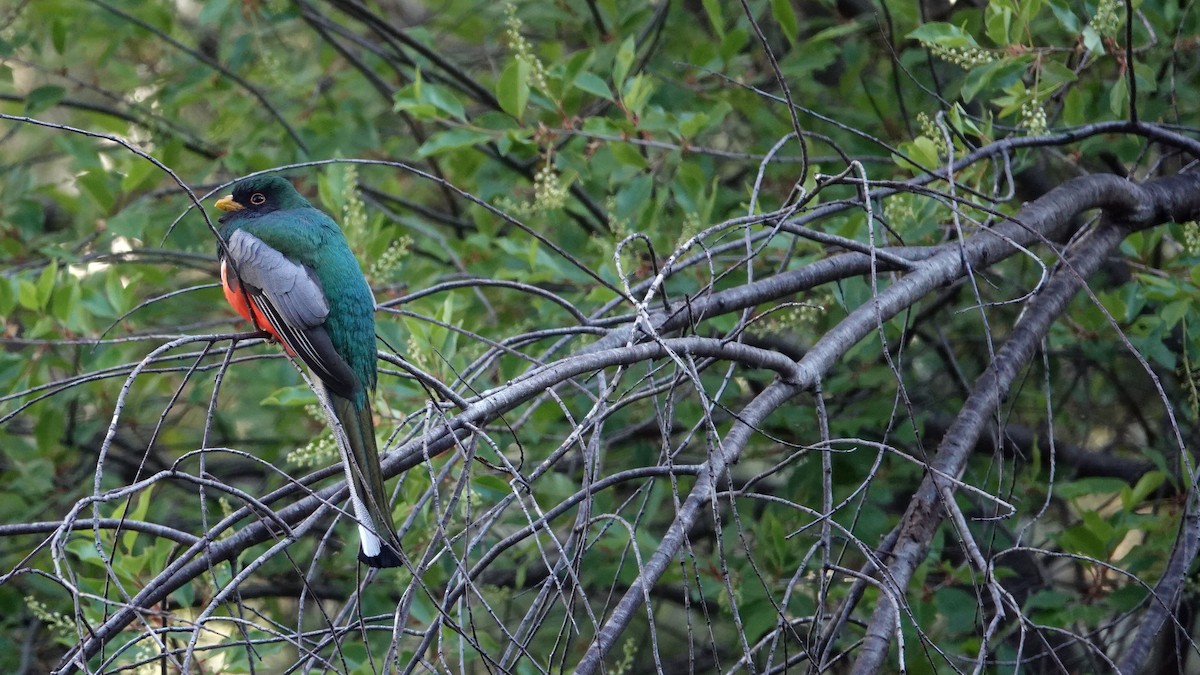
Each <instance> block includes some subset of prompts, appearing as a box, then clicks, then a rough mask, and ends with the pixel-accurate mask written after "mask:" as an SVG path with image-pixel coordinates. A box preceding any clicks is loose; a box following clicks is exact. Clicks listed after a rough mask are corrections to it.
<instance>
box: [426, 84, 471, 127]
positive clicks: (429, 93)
mask: <svg viewBox="0 0 1200 675" xmlns="http://www.w3.org/2000/svg"><path fill="white" fill-rule="evenodd" d="M423 98H424V99H425V100H427V101H429V103H431V104H433V107H435V108H437V109H438V110H441V111H442V112H444V113H446V114H447V115H449V116H451V117H453V118H454V119H456V120H460V121H465V120H466V119H467V113H466V110H465V109H464V108H463V104H462V101H460V100H458V97H457V96H455V94H454V92H453V91H450V90H449V89H447V88H446V87H443V86H441V85H436V84H426V85H425V88H424V97H423Z"/></svg>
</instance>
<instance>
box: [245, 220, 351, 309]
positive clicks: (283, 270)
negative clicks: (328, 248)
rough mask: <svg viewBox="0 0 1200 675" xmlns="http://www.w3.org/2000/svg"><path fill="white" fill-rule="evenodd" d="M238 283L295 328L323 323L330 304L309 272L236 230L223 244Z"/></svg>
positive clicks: (260, 242) (249, 235)
mask: <svg viewBox="0 0 1200 675" xmlns="http://www.w3.org/2000/svg"><path fill="white" fill-rule="evenodd" d="M226 247H227V248H228V250H229V257H230V258H231V259H232V260H233V263H234V265H235V266H236V270H237V275H238V276H239V277H241V280H242V281H243V282H245V283H247V284H250V285H251V286H254V287H255V288H258V289H260V290H261V291H262V293H263V295H265V296H267V299H268V300H270V301H271V304H272V305H274V306H275V309H277V310H278V311H279V314H280V315H281V316H282V317H283V319H284V321H286V322H287V323H288V324H290V325H292V326H294V327H296V328H312V327H314V326H320V325H321V324H323V323H325V317H327V316H329V303H327V302H326V301H325V292H324V291H322V290H321V284H320V283H318V282H317V279H316V277H315V276H313V273H312V270H310V269H308V268H307V267H305V266H304V265H301V264H298V263H295V262H292V261H291V260H288V259H287V257H286V256H284V255H283V254H282V253H280V252H279V251H277V250H275V249H274V248H271V246H269V245H268V244H267V243H266V242H264V241H263V240H262V239H259V238H258V237H256V236H254V235H252V234H250V233H249V232H246V231H245V230H238V231H237V232H234V233H233V236H232V237H230V238H229V241H228V242H226Z"/></svg>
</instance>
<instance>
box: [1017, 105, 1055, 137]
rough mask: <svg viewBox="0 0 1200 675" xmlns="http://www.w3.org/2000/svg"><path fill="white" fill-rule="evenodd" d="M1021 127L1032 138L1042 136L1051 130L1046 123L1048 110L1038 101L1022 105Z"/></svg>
mask: <svg viewBox="0 0 1200 675" xmlns="http://www.w3.org/2000/svg"><path fill="white" fill-rule="evenodd" d="M1021 127H1022V128H1023V129H1025V131H1026V132H1027V133H1028V134H1029V135H1030V136H1042V135H1044V134H1045V133H1046V131H1047V130H1048V129H1049V123H1048V122H1047V121H1046V109H1045V108H1043V107H1042V104H1041V103H1040V102H1038V101H1037V99H1034V100H1031V101H1026V102H1025V103H1024V104H1022V105H1021Z"/></svg>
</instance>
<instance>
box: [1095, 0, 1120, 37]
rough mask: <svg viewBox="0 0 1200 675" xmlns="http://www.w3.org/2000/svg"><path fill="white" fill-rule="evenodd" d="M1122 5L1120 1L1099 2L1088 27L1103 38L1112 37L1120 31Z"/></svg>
mask: <svg viewBox="0 0 1200 675" xmlns="http://www.w3.org/2000/svg"><path fill="white" fill-rule="evenodd" d="M1122 9H1124V3H1122V2H1121V0H1100V2H1099V3H1098V4H1097V5H1096V13H1095V14H1093V15H1092V20H1091V21H1089V22H1088V25H1090V26H1091V27H1092V30H1094V31H1096V32H1097V33H1099V34H1100V35H1103V36H1104V37H1113V36H1115V35H1116V34H1117V31H1119V30H1120V29H1121V25H1122V22H1121V18H1122V15H1123V14H1124V12H1123V11H1121V10H1122Z"/></svg>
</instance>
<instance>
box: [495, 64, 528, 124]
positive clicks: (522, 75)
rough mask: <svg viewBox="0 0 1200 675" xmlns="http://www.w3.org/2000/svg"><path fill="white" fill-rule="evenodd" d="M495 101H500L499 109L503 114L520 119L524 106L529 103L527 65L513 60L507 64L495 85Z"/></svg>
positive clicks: (523, 112)
mask: <svg viewBox="0 0 1200 675" xmlns="http://www.w3.org/2000/svg"><path fill="white" fill-rule="evenodd" d="M496 99H497V100H499V101H500V108H501V109H502V110H503V111H504V112H506V113H508V114H509V115H512V116H513V117H515V118H517V119H521V116H522V115H524V114H525V105H526V104H528V103H529V64H528V63H526V62H524V61H522V60H521V59H513V60H512V61H511V62H510V63H509V64H508V67H507V68H505V69H504V72H503V73H500V81H499V82H497V83H496Z"/></svg>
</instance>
